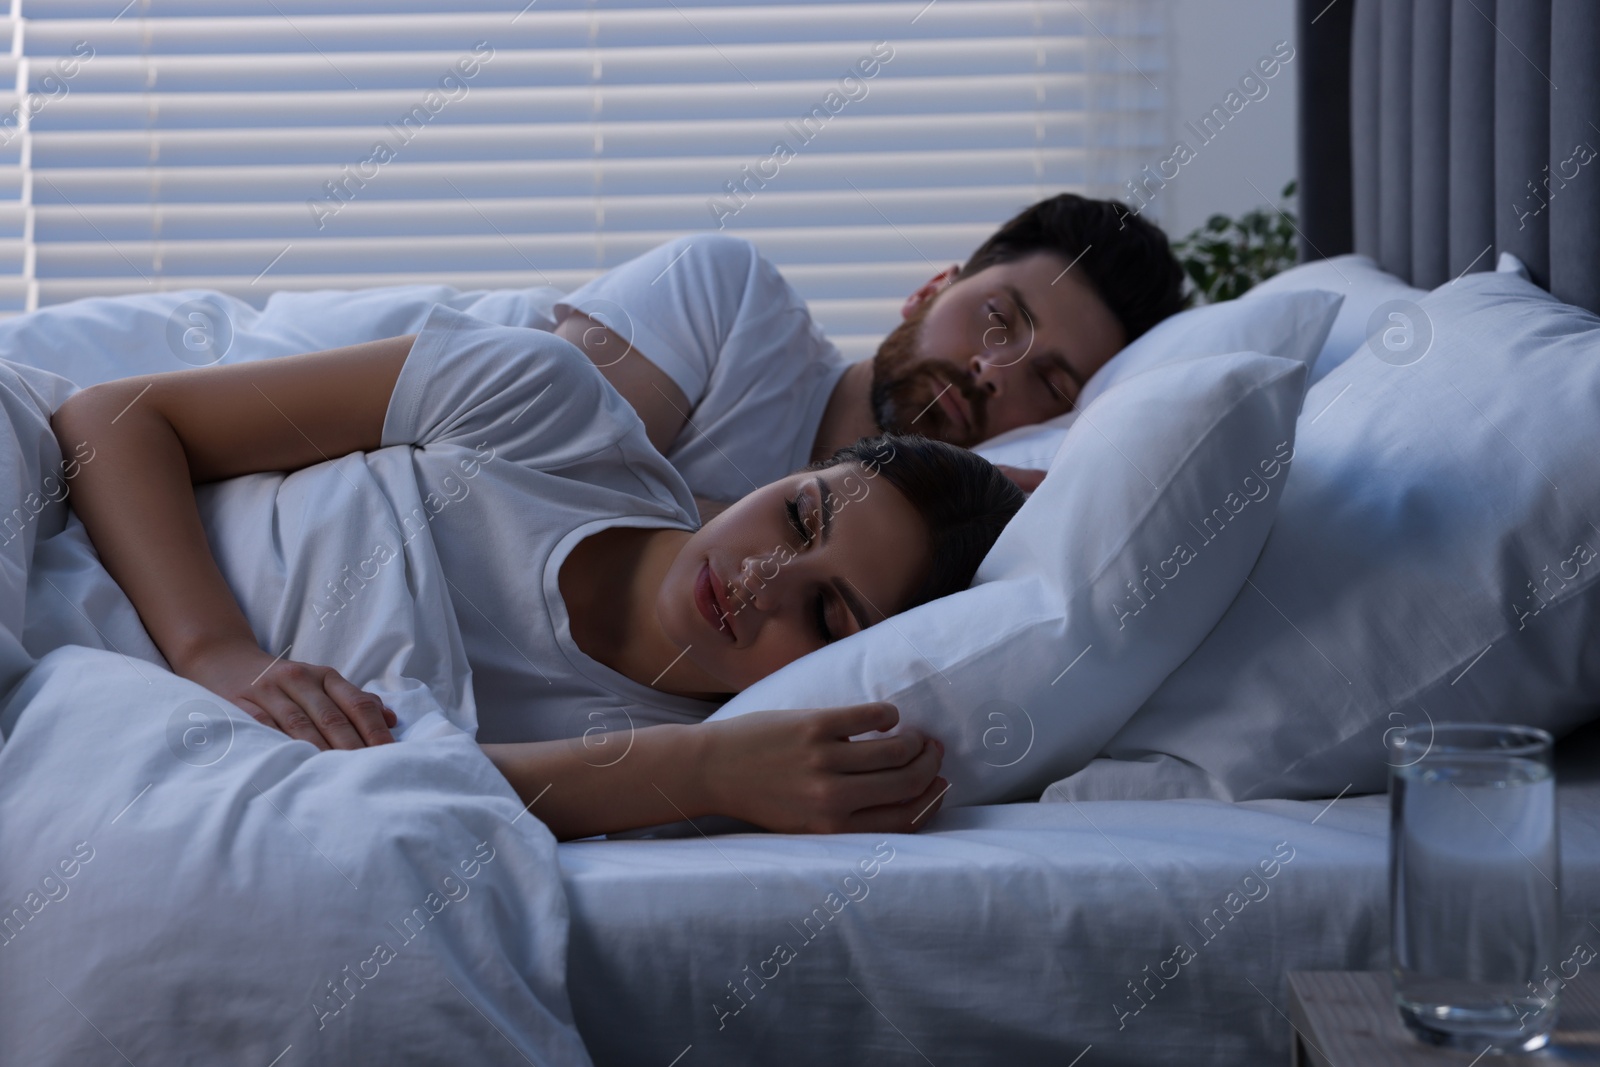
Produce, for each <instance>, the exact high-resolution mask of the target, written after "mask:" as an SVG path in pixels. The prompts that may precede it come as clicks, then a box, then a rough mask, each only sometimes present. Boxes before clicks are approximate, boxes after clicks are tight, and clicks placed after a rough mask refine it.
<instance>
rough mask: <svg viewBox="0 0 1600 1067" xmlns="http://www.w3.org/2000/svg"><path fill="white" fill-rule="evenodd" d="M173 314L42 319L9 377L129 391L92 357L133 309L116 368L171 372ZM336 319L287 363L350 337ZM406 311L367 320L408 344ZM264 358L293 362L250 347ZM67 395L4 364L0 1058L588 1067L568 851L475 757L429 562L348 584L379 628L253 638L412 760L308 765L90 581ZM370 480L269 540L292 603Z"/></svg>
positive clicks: (308, 326)
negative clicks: (96, 383) (381, 721)
mask: <svg viewBox="0 0 1600 1067" xmlns="http://www.w3.org/2000/svg"><path fill="white" fill-rule="evenodd" d="M433 295H435V294H434V293H433V292H432V291H431V290H430V291H428V292H427V293H421V292H419V293H418V294H417V295H416V300H415V301H414V302H413V303H414V304H415V305H417V306H416V307H415V308H413V310H416V311H421V312H425V310H426V306H431V304H432V300H431V299H428V297H430V296H433ZM424 301H426V306H422V305H423V302H424ZM182 303H183V301H181V300H177V299H174V298H173V297H171V296H162V297H161V298H160V299H157V298H156V297H151V298H149V299H148V300H145V301H144V302H143V304H141V303H140V302H138V301H133V302H121V301H119V302H116V304H112V303H111V302H90V306H89V307H88V308H87V309H85V311H86V314H84V315H82V316H79V317H77V318H74V317H73V316H71V315H68V314H66V313H58V314H56V315H55V316H54V317H53V318H52V317H50V316H40V317H37V318H35V317H33V316H29V317H27V318H26V319H22V320H15V323H6V324H4V325H3V327H0V355H5V354H23V353H24V352H25V353H26V355H27V356H28V358H29V359H30V361H32V362H34V363H36V364H39V365H43V366H46V367H51V366H59V367H63V368H65V369H71V370H74V372H75V373H79V374H80V376H82V377H85V378H92V379H96V380H98V379H100V378H104V377H111V376H115V375H114V374H110V373H103V371H105V370H107V369H108V368H110V367H112V366H113V364H112V363H107V366H106V367H100V368H99V369H97V364H96V363H95V358H101V357H98V356H97V357H94V358H91V357H89V356H85V355H83V353H85V352H90V351H93V352H98V353H104V352H105V351H107V350H106V349H105V348H95V349H91V348H85V347H80V346H82V345H107V344H110V343H111V340H112V338H113V336H114V335H115V334H116V332H117V331H118V329H119V322H118V318H117V317H118V316H119V315H120V316H122V319H123V320H125V321H122V322H121V323H120V326H121V327H126V330H127V332H126V333H125V339H124V341H123V343H122V345H121V351H122V352H123V354H124V355H126V356H128V359H127V363H126V364H125V366H126V370H127V372H129V373H132V372H135V371H140V370H160V369H170V368H169V367H166V366H161V365H160V352H159V347H160V346H165V345H166V341H165V339H164V336H163V335H162V334H161V333H155V334H154V335H153V336H152V334H151V332H150V330H151V328H152V323H151V322H147V321H145V320H146V319H151V318H152V317H154V321H155V322H159V321H161V320H162V319H164V318H165V317H166V313H165V312H163V311H162V307H163V306H167V305H170V306H179V305H181V304H182ZM336 304H337V302H336V301H333V300H331V299H329V300H327V301H325V307H326V309H327V312H328V313H325V314H324V315H323V316H322V317H321V318H318V316H316V315H314V314H313V315H309V316H306V317H304V318H302V319H301V320H300V323H301V326H302V327H304V329H302V338H301V340H302V341H303V343H294V344H293V345H292V346H290V350H298V349H303V348H316V347H324V346H326V345H333V344H339V343H342V342H343V340H344V338H342V337H340V336H338V335H339V332H340V330H341V329H342V328H350V326H351V318H352V316H351V314H348V313H347V314H345V315H342V316H339V315H334V314H332V313H331V311H332V309H333V308H334V307H335V306H336ZM392 306H393V305H391V307H392ZM408 306H409V305H408ZM119 308H120V310H119ZM480 310H482V309H480ZM501 312H502V314H501V315H499V316H496V317H505V318H515V317H516V315H517V314H519V313H520V312H517V311H516V309H514V308H509V307H508V308H507V309H501ZM373 314H374V315H376V314H377V309H376V305H374V311H373ZM385 314H389V313H387V312H386V313H385ZM407 314H409V311H407V310H406V309H404V308H402V311H401V313H399V314H398V316H397V317H396V316H393V315H391V316H390V318H384V319H383V324H384V325H383V327H377V326H376V325H375V322H376V320H374V321H370V322H367V323H365V324H364V325H361V326H359V327H358V328H361V329H367V330H374V329H375V330H376V332H377V333H383V332H393V333H404V332H407V329H408V328H410V327H409V324H408V322H406V321H403V320H405V318H406V315H407ZM391 318H392V320H393V321H392V324H391ZM52 322H54V323H55V325H56V327H58V328H57V329H54V330H52V329H51V328H50V326H51V323H52ZM16 323H20V325H17V324H16ZM319 324H320V325H321V326H322V327H324V329H323V330H321V332H320V333H319V332H318V331H317V329H316V327H317V326H318V325H319ZM370 335H375V334H369V336H370ZM274 344H279V345H284V346H289V340H288V339H287V338H285V337H279V338H278V339H277V340H274V339H273V336H272V335H271V334H270V331H268V332H265V333H261V334H258V335H256V336H255V337H254V338H253V339H252V338H244V339H242V342H241V347H240V348H239V349H237V350H236V354H237V355H239V356H241V357H244V356H249V355H254V356H261V355H272V354H279V353H277V352H276V351H269V349H271V348H272V346H273V345H274ZM73 350H76V351H77V352H78V353H79V354H78V355H77V356H73V355H72V351H73ZM55 357H59V359H57V358H55ZM117 365H123V364H117ZM70 390H71V386H70V385H69V384H68V383H67V382H66V381H65V380H64V379H61V378H59V377H55V376H53V375H49V374H41V373H38V372H37V371H34V370H30V369H28V368H25V367H20V366H17V365H15V364H13V363H9V362H5V361H4V360H0V407H3V409H4V416H5V417H4V421H3V423H0V512H3V514H0V527H3V530H0V693H4V694H5V702H4V704H3V705H0V732H4V734H5V741H4V744H3V747H0V857H3V862H0V1063H5V1064H12V1063H15V1064H29V1065H45V1064H64V1065H65V1064H70V1065H73V1067H78V1065H84V1064H98V1063H106V1064H111V1063H125V1062H133V1063H137V1064H141V1065H142V1064H145V1063H196V1064H199V1063H208V1064H209V1063H217V1062H236V1063H253V1064H259V1065H263V1067H265V1065H268V1064H273V1065H281V1067H290V1065H292V1064H306V1063H330V1064H365V1063H373V1064H396V1063H441V1062H470V1063H527V1062H532V1063H537V1064H568V1063H575V1064H584V1063H588V1062H589V1058H588V1055H587V1053H586V1052H585V1051H584V1048H583V1044H582V1041H581V1040H580V1038H579V1036H578V1033H577V1031H576V1029H575V1028H574V1026H573V1020H572V1009H571V1006H570V1004H569V1002H568V998H567V992H566V954H567V902H566V898H565V895H564V892H563V890H562V886H561V881H560V877H559V872H558V870H557V866H556V848H555V840H554V838H553V836H552V835H551V834H550V832H549V830H548V829H547V828H546V827H545V826H544V825H543V824H542V823H540V822H539V821H538V820H537V819H536V818H534V817H533V816H531V815H525V814H523V811H522V807H521V804H520V803H519V802H518V800H517V798H516V796H515V794H514V793H513V792H512V790H511V788H510V787H509V786H508V785H507V783H506V782H505V780H504V779H503V778H501V777H500V775H499V774H498V772H496V771H495V770H494V768H493V767H492V765H490V763H489V762H488V761H487V760H486V759H485V758H484V757H483V755H482V754H481V752H480V751H479V750H478V748H477V746H476V744H475V743H474V742H473V741H472V740H471V737H470V732H469V731H470V730H471V729H472V727H473V725H474V722H475V718H474V714H473V708H472V702H471V696H470V693H471V690H470V685H469V684H468V678H469V673H468V672H467V670H466V665H465V658H464V656H463V655H462V653H461V646H460V639H459V634H458V633H457V631H456V629H455V627H454V624H453V616H452V615H451V614H450V612H449V610H448V599H447V598H446V597H445V595H444V591H443V590H442V589H441V588H440V587H439V586H438V585H437V583H434V582H432V581H430V579H429V577H428V576H429V575H430V574H435V573H437V571H436V567H434V568H430V566H429V562H430V561H429V560H425V559H419V560H417V561H415V562H416V563H417V564H418V565H417V566H416V567H414V568H412V567H408V568H407V569H405V570H402V568H399V567H391V568H385V572H386V576H385V577H384V578H382V579H381V580H380V581H379V582H377V583H374V584H373V585H372V586H369V587H368V589H367V590H365V591H364V592H363V595H364V596H371V597H374V598H382V599H383V610H382V612H381V613H378V617H381V618H384V619H385V620H387V624H386V625H385V627H383V628H382V629H381V630H376V629H375V630H374V631H372V632H369V633H366V634H356V635H352V633H351V631H350V630H348V629H344V628H330V629H329V630H327V631H325V632H320V633H319V632H318V631H317V630H316V628H315V626H314V625H313V624H312V623H311V622H308V621H305V620H306V619H309V617H308V616H307V617H305V619H302V618H301V616H304V613H298V614H297V615H296V616H295V617H294V618H291V617H289V616H288V615H285V616H284V617H283V618H281V619H279V618H276V617H270V616H268V617H263V618H260V619H257V618H252V620H251V621H252V623H253V624H254V625H255V626H256V628H257V630H258V632H264V633H269V634H271V635H272V637H273V638H274V640H278V639H281V640H283V641H284V643H285V644H287V643H289V642H291V641H292V642H293V643H294V646H295V647H294V655H295V657H296V658H300V659H305V660H308V661H311V662H318V663H326V664H329V665H332V666H335V667H337V668H338V669H340V670H341V671H342V672H343V673H345V674H346V676H347V677H350V678H351V679H352V680H354V681H356V682H357V684H362V685H365V686H368V687H369V688H373V689H376V690H377V691H379V692H380V693H382V694H383V695H384V696H385V698H386V700H387V701H388V702H389V703H390V705H391V706H393V707H395V708H396V710H397V711H399V712H400V713H401V716H402V723H403V725H404V726H405V727H406V729H405V733H404V736H405V741H404V742H403V743H401V744H396V745H388V746H384V747H381V748H376V749H368V750H363V751H359V752H319V751H317V750H316V749H315V748H313V747H312V746H311V745H309V744H306V743H304V742H298V741H293V740H290V739H289V738H287V737H285V736H284V735H283V734H281V733H278V732H277V731H275V730H271V729H269V728H267V727H263V726H260V725H258V724H257V723H255V722H253V721H252V720H250V719H249V718H248V717H247V716H246V715H244V714H243V713H242V712H240V711H238V710H237V709H234V708H232V707H231V706H230V705H228V704H227V703H226V702H225V701H222V700H221V699H219V698H217V697H215V696H213V695H212V694H210V693H208V692H207V691H206V690H205V689H203V688H201V687H199V686H197V685H195V684H193V683H190V682H188V681H185V680H183V679H181V678H178V677H176V676H174V675H172V674H171V673H170V672H168V671H167V670H165V668H164V667H163V666H162V662H163V661H162V660H161V657H160V655H159V653H157V652H156V650H155V649H154V647H153V646H152V645H151V644H150V641H149V638H148V636H147V635H145V633H144V631H143V628H142V627H141V626H140V624H139V621H138V617H137V615H135V614H134V613H133V611H132V607H131V605H130V604H128V602H127V600H126V598H125V597H123V596H122V595H121V593H120V590H118V589H117V588H116V586H115V583H113V582H111V581H110V579H109V577H108V576H107V575H106V574H105V572H104V571H103V570H102V569H101V568H100V567H99V565H98V563H97V562H96V561H95V558H94V555H93V552H92V550H91V549H90V547H89V545H88V542H87V539H86V537H85V536H84V534H83V530H82V527H81V524H79V523H78V522H77V520H76V519H74V518H72V517H71V516H70V512H69V510H68V508H67V505H66V503H65V500H64V497H65V492H64V490H63V488H62V483H61V482H60V477H61V474H62V467H63V463H67V464H70V463H71V462H73V461H74V460H76V461H78V462H93V458H92V455H89V454H85V455H81V456H78V455H73V454H72V453H71V451H70V450H69V453H68V455H67V456H65V457H64V456H63V455H62V453H61V450H60V449H59V448H58V446H57V444H56V441H55V439H54V436H53V434H52V433H51V432H50V428H49V423H48V414H49V412H50V411H51V410H53V408H54V407H55V406H56V405H58V404H59V403H60V401H61V400H62V399H64V398H65V396H66V395H67V394H68V393H69V392H70ZM361 465H362V460H361V458H360V457H354V458H351V457H347V458H346V459H345V460H341V461H339V462H338V463H336V464H325V465H322V466H323V467H324V468H325V469H324V471H323V472H322V478H321V482H322V483H323V484H321V485H310V484H309V483H308V484H307V485H306V486H305V489H306V490H307V492H306V495H305V507H304V508H303V509H302V510H301V512H300V513H299V515H298V518H297V519H296V521H297V522H298V524H299V525H298V528H295V529H288V528H286V529H283V530H281V531H280V533H281V534H282V535H283V537H282V538H281V539H280V545H281V546H282V547H281V564H282V570H281V574H282V581H284V582H285V583H287V584H286V586H285V588H286V589H287V590H289V591H292V590H293V588H294V587H295V586H296V584H297V583H303V582H310V581H311V580H312V576H314V575H326V574H327V573H335V572H337V570H338V562H339V561H341V560H347V559H350V558H356V557H352V556H351V555H350V554H349V553H350V552H351V551H353V550H354V549H355V548H357V547H360V546H354V545H352V544H349V543H347V541H348V538H350V537H351V536H353V534H352V533H350V532H349V531H344V530H341V529H340V528H339V527H338V526H337V525H336V524H332V523H328V522H325V521H323V519H322V518H321V516H323V515H325V514H326V512H327V507H326V506H327V505H328V504H329V503H330V500H329V497H330V494H333V493H335V492H337V493H342V494H348V495H351V496H353V497H356V498H361V497H363V496H364V495H365V494H367V493H368V492H370V491H375V487H371V486H369V485H368V484H367V481H369V480H370V479H367V480H364V479H363V474H364V473H365V472H364V470H363V469H361ZM272 477H273V476H262V478H263V479H271V478H272ZM316 480H317V479H310V480H309V481H316ZM229 484H230V485H232V486H233V488H231V489H229V490H228V491H230V492H256V491H270V489H271V486H269V485H268V484H267V482H266V481H261V482H260V483H256V482H255V481H254V480H252V479H243V480H239V481H238V482H236V483H229ZM346 503H347V504H351V506H360V504H361V501H360V500H357V501H354V502H351V501H347V502H346ZM284 514H285V511H284V510H283V508H282V507H281V502H280V517H281V516H282V515H284ZM423 541H424V539H420V538H419V539H417V544H418V545H419V546H422V547H419V549H418V551H423V549H424V548H426V551H427V552H429V553H431V545H429V546H424V545H423ZM434 562H435V563H436V561H434ZM330 565H331V567H330ZM279 592H280V593H281V592H284V590H279ZM282 600H283V598H282V597H275V598H272V599H271V602H272V603H281V602H282ZM262 602H263V603H267V602H268V600H267V599H266V598H263V600H262ZM335 634H337V635H338V636H337V637H334V635H335ZM83 646H90V647H83Z"/></svg>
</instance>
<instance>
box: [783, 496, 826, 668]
mask: <svg viewBox="0 0 1600 1067" xmlns="http://www.w3.org/2000/svg"><path fill="white" fill-rule="evenodd" d="M784 510H786V511H787V512H788V513H789V524H790V525H791V526H793V527H794V529H795V532H796V533H798V534H799V535H800V543H801V544H802V545H805V546H808V547H809V546H810V544H811V540H812V533H811V527H810V526H809V525H807V523H806V521H805V520H804V519H802V518H801V516H800V498H799V497H798V496H795V497H792V498H790V499H789V500H786V501H784ZM814 612H815V617H814V622H815V624H816V631H817V636H818V637H819V638H821V639H822V643H823V644H825V645H827V644H832V643H833V642H834V641H835V640H836V638H835V637H834V635H833V631H832V630H830V629H829V627H828V594H827V593H826V592H824V591H822V589H821V588H820V587H819V588H818V590H817V598H816V603H815V606H814Z"/></svg>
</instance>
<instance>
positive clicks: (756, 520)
mask: <svg viewBox="0 0 1600 1067" xmlns="http://www.w3.org/2000/svg"><path fill="white" fill-rule="evenodd" d="M930 557H931V549H930V546H929V541H928V531H927V527H926V525H925V524H924V523H923V521H922V516H921V515H919V514H918V513H917V510H916V509H915V508H914V507H913V506H912V505H911V502H910V501H908V500H907V499H906V498H905V497H904V496H903V495H902V494H901V493H900V491H899V490H898V489H896V488H895V487H894V486H893V485H892V484H890V482H889V480H888V479H887V478H882V477H878V476H877V472H876V470H875V469H873V470H868V469H864V468H863V467H862V466H861V465H859V464H856V463H844V464H840V465H839V466H836V467H830V468H829V469H827V470H822V471H803V472H801V473H798V474H791V475H790V476H789V477H787V478H784V479H782V480H781V481H776V482H773V483H772V484H770V485H767V486H764V487H762V488H760V489H757V490H755V491H754V492H752V493H750V494H749V495H748V496H746V497H745V498H744V499H742V500H740V501H739V502H738V503H736V504H734V505H733V506H732V507H730V508H728V510H726V511H724V512H722V513H721V514H720V515H717V516H716V517H715V518H713V519H712V520H711V521H710V522H708V523H707V524H706V525H705V526H703V527H702V528H701V529H700V530H698V531H697V532H696V533H695V534H694V535H693V536H692V537H690V538H689V540H688V541H687V542H685V543H684V546H683V548H682V549H681V550H680V551H679V553H678V556H677V558H676V559H675V560H673V562H672V565H671V567H670V568H669V569H668V571H667V578H666V581H665V582H663V583H662V586H661V591H660V593H658V594H657V598H656V614H657V616H658V617H659V618H660V620H661V625H662V627H663V629H664V630H665V632H666V634H667V636H668V637H669V638H670V639H671V640H672V641H673V643H675V644H677V645H679V646H680V647H682V648H684V649H685V650H686V651H685V653H684V656H685V658H686V659H689V660H692V661H693V662H694V664H695V665H696V666H697V667H699V668H700V669H701V670H703V671H704V672H705V673H706V674H708V675H710V676H711V677H712V678H715V679H718V680H719V681H720V682H721V683H722V684H723V686H724V687H725V689H726V691H727V692H732V693H737V692H739V691H741V690H743V689H745V688H747V687H748V686H751V685H753V684H755V683H756V682H758V681H760V680H761V679H762V678H765V677H766V676H767V675H769V674H771V673H772V672H773V671H775V670H777V669H778V668H780V667H782V666H784V665H785V664H787V663H790V662H792V661H794V660H796V659H799V658H800V657H801V656H803V655H805V654H806V653H807V652H812V651H814V650H816V649H819V648H821V647H822V646H823V645H825V644H828V643H830V642H832V641H837V640H839V639H840V638H842V637H848V636H849V635H851V634H853V633H856V632H857V631H858V630H861V629H863V628H865V627H867V626H871V625H872V624H873V623H876V622H879V621H881V620H882V619H883V618H884V617H885V616H887V615H892V614H894V613H895V612H897V611H900V610H901V609H902V608H903V607H904V606H905V605H906V604H907V602H908V601H909V600H910V599H911V596H912V594H913V593H914V592H915V591H916V589H917V587H918V586H919V585H920V584H921V582H922V581H923V578H924V576H925V574H926V572H927V568H928V566H929V561H930Z"/></svg>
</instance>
